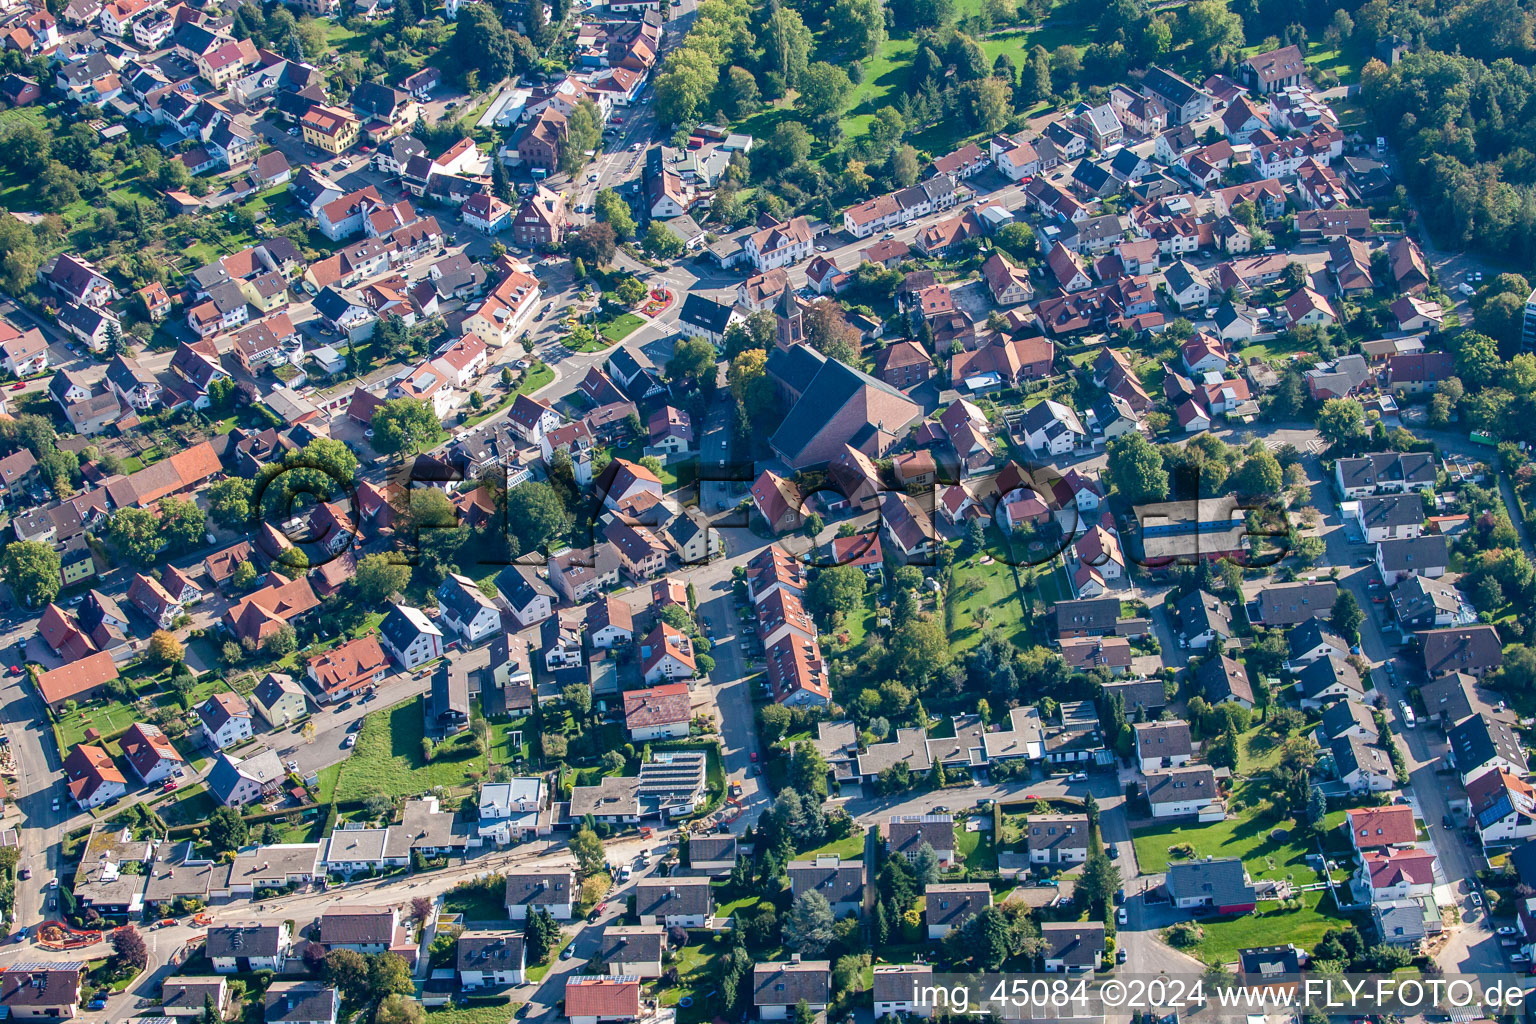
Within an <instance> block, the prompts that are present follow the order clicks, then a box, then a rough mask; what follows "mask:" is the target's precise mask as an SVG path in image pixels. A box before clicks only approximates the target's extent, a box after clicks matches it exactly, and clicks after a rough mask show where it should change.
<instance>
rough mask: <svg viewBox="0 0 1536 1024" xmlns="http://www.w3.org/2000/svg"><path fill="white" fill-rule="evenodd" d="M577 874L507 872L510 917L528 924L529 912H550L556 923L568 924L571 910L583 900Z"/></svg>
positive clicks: (525, 871) (558, 871) (508, 911)
mask: <svg viewBox="0 0 1536 1024" xmlns="http://www.w3.org/2000/svg"><path fill="white" fill-rule="evenodd" d="M580 895H581V894H580V893H579V892H578V891H577V887H576V874H575V872H573V871H571V870H570V869H568V868H567V869H565V870H563V871H562V870H557V869H550V870H543V871H538V870H514V871H509V872H507V894H506V908H507V917H509V918H510V919H512V920H513V921H526V920H528V914H529V913H530V911H534V912H537V911H541V910H547V911H548V912H549V915H550V916H551V917H553V918H554V919H555V920H556V921H569V920H570V919H571V907H572V905H573V904H574V903H575V902H576V901H577V900H578V899H579V898H580Z"/></svg>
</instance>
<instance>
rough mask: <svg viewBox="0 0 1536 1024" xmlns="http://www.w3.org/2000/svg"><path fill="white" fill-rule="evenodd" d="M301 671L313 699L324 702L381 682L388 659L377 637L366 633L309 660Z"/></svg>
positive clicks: (387, 670)
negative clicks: (303, 672)
mask: <svg viewBox="0 0 1536 1024" xmlns="http://www.w3.org/2000/svg"><path fill="white" fill-rule="evenodd" d="M305 674H306V678H307V679H308V680H309V685H310V689H311V690H312V691H313V692H314V694H315V698H316V700H317V701H318V702H319V703H322V704H325V703H330V702H332V701H340V700H345V699H346V698H348V697H350V696H352V695H353V694H355V693H360V692H362V691H363V690H365V689H367V688H369V687H372V686H377V685H378V684H379V683H381V682H383V680H384V677H385V676H386V675H388V674H389V658H388V656H387V655H386V654H385V653H384V648H383V647H382V646H381V645H380V644H379V640H378V637H376V636H374V635H372V634H369V635H367V636H362V637H358V638H357V639H356V640H348V641H347V642H345V643H342V644H338V645H337V646H335V647H333V648H331V649H330V650H329V651H326V652H325V653H323V654H321V655H319V656H317V657H315V658H312V659H310V662H309V666H308V668H307V669H306V673H305Z"/></svg>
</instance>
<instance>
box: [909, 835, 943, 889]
mask: <svg viewBox="0 0 1536 1024" xmlns="http://www.w3.org/2000/svg"><path fill="white" fill-rule="evenodd" d="M912 876H913V877H914V878H916V879H917V881H918V884H919V885H922V886H924V887H927V886H930V885H932V884H933V883H934V882H937V881H938V880H939V855H938V853H937V852H935V851H934V849H933V847H932V846H929V845H928V844H927V843H926V842H925V843H923V844H922V845H921V846H919V847H918V848H917V856H916V857H913V858H912Z"/></svg>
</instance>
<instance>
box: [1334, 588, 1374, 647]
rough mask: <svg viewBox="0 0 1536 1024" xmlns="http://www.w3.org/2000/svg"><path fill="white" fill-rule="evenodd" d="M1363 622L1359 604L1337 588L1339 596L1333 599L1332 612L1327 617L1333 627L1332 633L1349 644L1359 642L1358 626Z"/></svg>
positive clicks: (1353, 596) (1350, 594) (1363, 614)
mask: <svg viewBox="0 0 1536 1024" xmlns="http://www.w3.org/2000/svg"><path fill="white" fill-rule="evenodd" d="M1364 621H1365V613H1364V612H1362V611H1361V610H1360V602H1358V601H1356V600H1355V595H1354V594H1352V593H1350V592H1349V591H1348V590H1345V589H1344V588H1342V587H1340V588H1339V594H1338V596H1337V597H1335V598H1334V599H1333V611H1332V613H1331V614H1330V615H1329V616H1328V622H1329V624H1330V625H1332V626H1333V629H1334V632H1336V633H1338V634H1339V635H1340V636H1342V637H1343V638H1344V639H1346V640H1348V641H1350V642H1351V643H1357V642H1359V640H1360V624H1361V623H1363V622H1364Z"/></svg>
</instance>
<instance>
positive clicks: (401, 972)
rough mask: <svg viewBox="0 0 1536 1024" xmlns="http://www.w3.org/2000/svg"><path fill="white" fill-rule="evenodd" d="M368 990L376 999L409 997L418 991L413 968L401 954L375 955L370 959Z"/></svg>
mask: <svg viewBox="0 0 1536 1024" xmlns="http://www.w3.org/2000/svg"><path fill="white" fill-rule="evenodd" d="M368 989H369V993H370V994H371V995H372V996H373V997H374V998H380V997H386V996H392V995H409V994H411V993H412V992H414V991H416V986H415V983H414V982H413V981H412V980H411V967H410V965H409V964H407V963H406V962H405V957H403V956H401V955H400V954H399V953H374V954H373V955H371V956H370V957H369V958H368Z"/></svg>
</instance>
